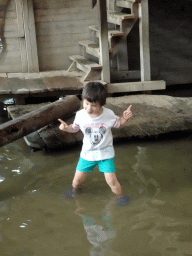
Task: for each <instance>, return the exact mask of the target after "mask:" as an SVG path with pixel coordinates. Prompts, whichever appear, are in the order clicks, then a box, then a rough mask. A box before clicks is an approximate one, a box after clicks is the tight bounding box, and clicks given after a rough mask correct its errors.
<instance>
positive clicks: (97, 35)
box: [68, 0, 165, 92]
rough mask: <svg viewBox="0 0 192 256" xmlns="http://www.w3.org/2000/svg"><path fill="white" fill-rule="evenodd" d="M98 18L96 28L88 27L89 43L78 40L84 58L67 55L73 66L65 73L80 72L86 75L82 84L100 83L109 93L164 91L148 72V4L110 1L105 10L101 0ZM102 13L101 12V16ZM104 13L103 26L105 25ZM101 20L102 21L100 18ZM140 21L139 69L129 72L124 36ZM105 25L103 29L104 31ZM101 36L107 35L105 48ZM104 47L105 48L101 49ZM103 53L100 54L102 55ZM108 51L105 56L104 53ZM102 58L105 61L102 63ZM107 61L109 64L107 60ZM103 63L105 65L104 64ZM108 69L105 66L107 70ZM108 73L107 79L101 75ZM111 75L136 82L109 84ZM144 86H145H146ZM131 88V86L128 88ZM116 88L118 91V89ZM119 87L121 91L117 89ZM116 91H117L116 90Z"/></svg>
mask: <svg viewBox="0 0 192 256" xmlns="http://www.w3.org/2000/svg"><path fill="white" fill-rule="evenodd" d="M99 4H100V17H101V19H103V20H102V21H100V22H101V25H100V27H99V26H96V25H94V26H89V29H90V31H91V34H92V40H85V41H80V42H79V45H80V46H81V47H82V52H83V55H82V56H79V55H74V56H70V57H69V58H70V60H72V64H71V65H70V67H69V69H68V71H69V72H70V71H74V70H77V69H78V70H81V71H83V72H84V73H85V75H84V76H83V77H82V82H87V81H90V80H103V81H104V82H106V83H107V84H110V85H112V86H110V88H113V89H112V91H111V92H115V91H119V90H120V91H138V90H139V91H140V90H153V89H165V82H164V81H154V82H152V81H151V73H150V54H149V27H148V1H147V0H143V1H134V0H125V1H118V0H116V1H115V0H114V1H109V2H108V4H107V11H106V10H103V9H102V10H101V8H105V6H104V7H103V6H102V4H103V0H100V2H99ZM102 11H104V12H103V13H101V12H102ZM105 11H106V24H103V23H105V20H104V18H105ZM103 17H104V18H103ZM138 19H139V33H140V67H141V68H140V69H141V70H136V71H130V70H128V66H129V65H128V56H127V55H128V54H127V36H128V34H129V33H130V31H131V30H132V28H133V26H134V25H135V23H136V21H137V20H138ZM105 26H106V28H104V27H105ZM102 33H106V34H107V38H108V42H107V45H108V47H106V45H105V47H104V46H101V44H103V41H104V40H105V39H104V37H103V38H101V37H102ZM103 48H104V49H103ZM101 51H102V52H101ZM107 52H108V54H107ZM103 58H104V59H105V60H103ZM107 59H108V61H107ZM114 62H115V63H116V67H115V68H116V70H114V67H113V66H114ZM102 63H105V64H104V65H103V64H102ZM107 66H108V67H107ZM104 68H105V71H104ZM107 68H108V70H109V77H107V75H102V72H103V73H104V72H105V73H106V70H107ZM112 73H114V74H116V77H119V79H121V74H122V76H123V75H124V76H125V75H126V77H128V79H137V80H140V81H139V83H138V82H131V83H130V82H126V83H125V82H124V83H117V84H112V83H111V82H113V81H111V78H112ZM141 82H142V83H141ZM145 85H146V86H145ZM130 86H131V87H130ZM117 87H118V90H117ZM120 87H121V88H122V89H120ZM115 88H116V89H115Z"/></svg>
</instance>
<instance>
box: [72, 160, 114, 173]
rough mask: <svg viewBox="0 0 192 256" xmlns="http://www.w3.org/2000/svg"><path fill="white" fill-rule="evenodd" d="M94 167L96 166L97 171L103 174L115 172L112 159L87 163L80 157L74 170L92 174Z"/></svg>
mask: <svg viewBox="0 0 192 256" xmlns="http://www.w3.org/2000/svg"><path fill="white" fill-rule="evenodd" d="M95 166H98V168H99V171H100V172H103V173H104V172H105V173H112V172H115V163H114V158H110V159H105V160H100V161H87V160H85V159H83V158H82V157H80V158H79V162H78V164H77V168H76V170H77V171H80V172H92V171H93V169H94V167H95Z"/></svg>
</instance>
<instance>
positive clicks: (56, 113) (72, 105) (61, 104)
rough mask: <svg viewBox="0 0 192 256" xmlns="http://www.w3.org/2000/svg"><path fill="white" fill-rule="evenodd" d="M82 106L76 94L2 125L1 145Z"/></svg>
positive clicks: (0, 130) (0, 127) (0, 129)
mask: <svg viewBox="0 0 192 256" xmlns="http://www.w3.org/2000/svg"><path fill="white" fill-rule="evenodd" d="M79 108H80V100H79V99H78V98H77V97H76V96H74V95H73V96H67V97H66V98H64V99H63V100H58V101H55V102H53V103H50V104H49V105H47V106H44V107H42V108H40V109H38V110H35V111H32V112H30V113H28V114H25V115H23V116H21V117H19V118H16V119H14V120H11V121H9V122H7V123H5V124H2V125H0V147H2V146H4V145H6V144H8V143H11V142H13V141H15V140H17V139H20V138H22V137H23V136H26V135H28V134H30V133H32V132H34V131H36V130H38V129H40V128H42V127H44V126H45V125H48V124H50V123H52V122H54V121H56V120H57V119H58V118H64V117H65V116H68V115H70V114H72V113H73V112H75V111H77V110H78V109H79Z"/></svg>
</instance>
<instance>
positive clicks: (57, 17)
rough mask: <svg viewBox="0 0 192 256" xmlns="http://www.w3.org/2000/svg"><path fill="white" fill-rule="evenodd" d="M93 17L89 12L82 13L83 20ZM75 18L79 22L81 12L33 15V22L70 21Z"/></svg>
mask: <svg viewBox="0 0 192 256" xmlns="http://www.w3.org/2000/svg"><path fill="white" fill-rule="evenodd" d="M92 18H93V14H92V13H91V12H87V13H83V20H91V19H92ZM71 20H75V21H76V22H78V21H79V22H81V20H82V13H71V14H70V15H63V14H57V15H48V16H38V17H35V22H36V23H39V22H44V23H47V22H58V21H60V22H61V21H65V22H68V21H71Z"/></svg>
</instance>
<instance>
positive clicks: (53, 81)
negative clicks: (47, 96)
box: [43, 76, 83, 91]
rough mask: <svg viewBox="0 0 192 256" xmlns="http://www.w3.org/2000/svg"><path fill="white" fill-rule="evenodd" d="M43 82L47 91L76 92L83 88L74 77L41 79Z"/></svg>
mask: <svg viewBox="0 0 192 256" xmlns="http://www.w3.org/2000/svg"><path fill="white" fill-rule="evenodd" d="M43 81H44V83H45V84H46V86H47V88H48V90H50V91H53V90H62V89H65V90H67V89H68V90H76V89H80V88H82V87H83V84H82V83H81V82H80V81H79V79H77V78H76V77H69V76H54V77H46V76H45V77H43Z"/></svg>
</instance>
